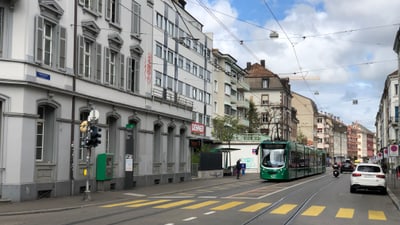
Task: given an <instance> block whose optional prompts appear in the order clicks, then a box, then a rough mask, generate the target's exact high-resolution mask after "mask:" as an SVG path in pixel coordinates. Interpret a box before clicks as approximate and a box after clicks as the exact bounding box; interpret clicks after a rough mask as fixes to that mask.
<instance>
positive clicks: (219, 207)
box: [211, 201, 244, 210]
mask: <svg viewBox="0 0 400 225" xmlns="http://www.w3.org/2000/svg"><path fill="white" fill-rule="evenodd" d="M243 203H244V202H235V201H233V202H229V203H226V204H223V205H220V206H217V207H214V208H212V209H211V210H225V209H230V208H233V207H236V206H238V205H241V204H243Z"/></svg>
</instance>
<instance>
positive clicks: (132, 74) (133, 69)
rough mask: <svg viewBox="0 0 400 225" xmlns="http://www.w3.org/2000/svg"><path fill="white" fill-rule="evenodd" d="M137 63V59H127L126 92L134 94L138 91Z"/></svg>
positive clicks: (138, 70)
mask: <svg viewBox="0 0 400 225" xmlns="http://www.w3.org/2000/svg"><path fill="white" fill-rule="evenodd" d="M139 63H140V59H139V58H128V71H127V72H128V75H127V76H128V81H127V83H128V91H131V92H136V91H137V90H138V89H139V72H140V66H139Z"/></svg>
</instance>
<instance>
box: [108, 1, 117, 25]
mask: <svg viewBox="0 0 400 225" xmlns="http://www.w3.org/2000/svg"><path fill="white" fill-rule="evenodd" d="M119 6H120V0H106V20H108V21H109V22H110V23H112V24H117V25H119V23H120V7H119Z"/></svg>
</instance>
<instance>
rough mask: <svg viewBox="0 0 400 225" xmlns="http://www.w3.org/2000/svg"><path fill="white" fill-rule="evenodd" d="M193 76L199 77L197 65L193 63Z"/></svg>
mask: <svg viewBox="0 0 400 225" xmlns="http://www.w3.org/2000/svg"><path fill="white" fill-rule="evenodd" d="M193 74H194V75H195V76H197V65H196V64H195V63H193Z"/></svg>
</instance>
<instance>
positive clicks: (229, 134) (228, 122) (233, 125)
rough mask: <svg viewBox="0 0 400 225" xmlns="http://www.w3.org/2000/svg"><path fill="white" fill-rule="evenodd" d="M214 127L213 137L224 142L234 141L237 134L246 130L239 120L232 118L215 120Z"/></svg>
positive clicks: (225, 117)
mask: <svg viewBox="0 0 400 225" xmlns="http://www.w3.org/2000/svg"><path fill="white" fill-rule="evenodd" d="M213 127H214V129H213V131H212V133H211V134H212V136H213V137H215V138H216V139H217V140H220V141H224V142H230V141H232V139H233V137H234V135H235V134H238V133H242V132H244V130H245V127H244V126H243V125H240V124H239V120H238V119H237V118H235V117H232V116H224V117H220V116H219V117H216V118H214V119H213Z"/></svg>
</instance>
